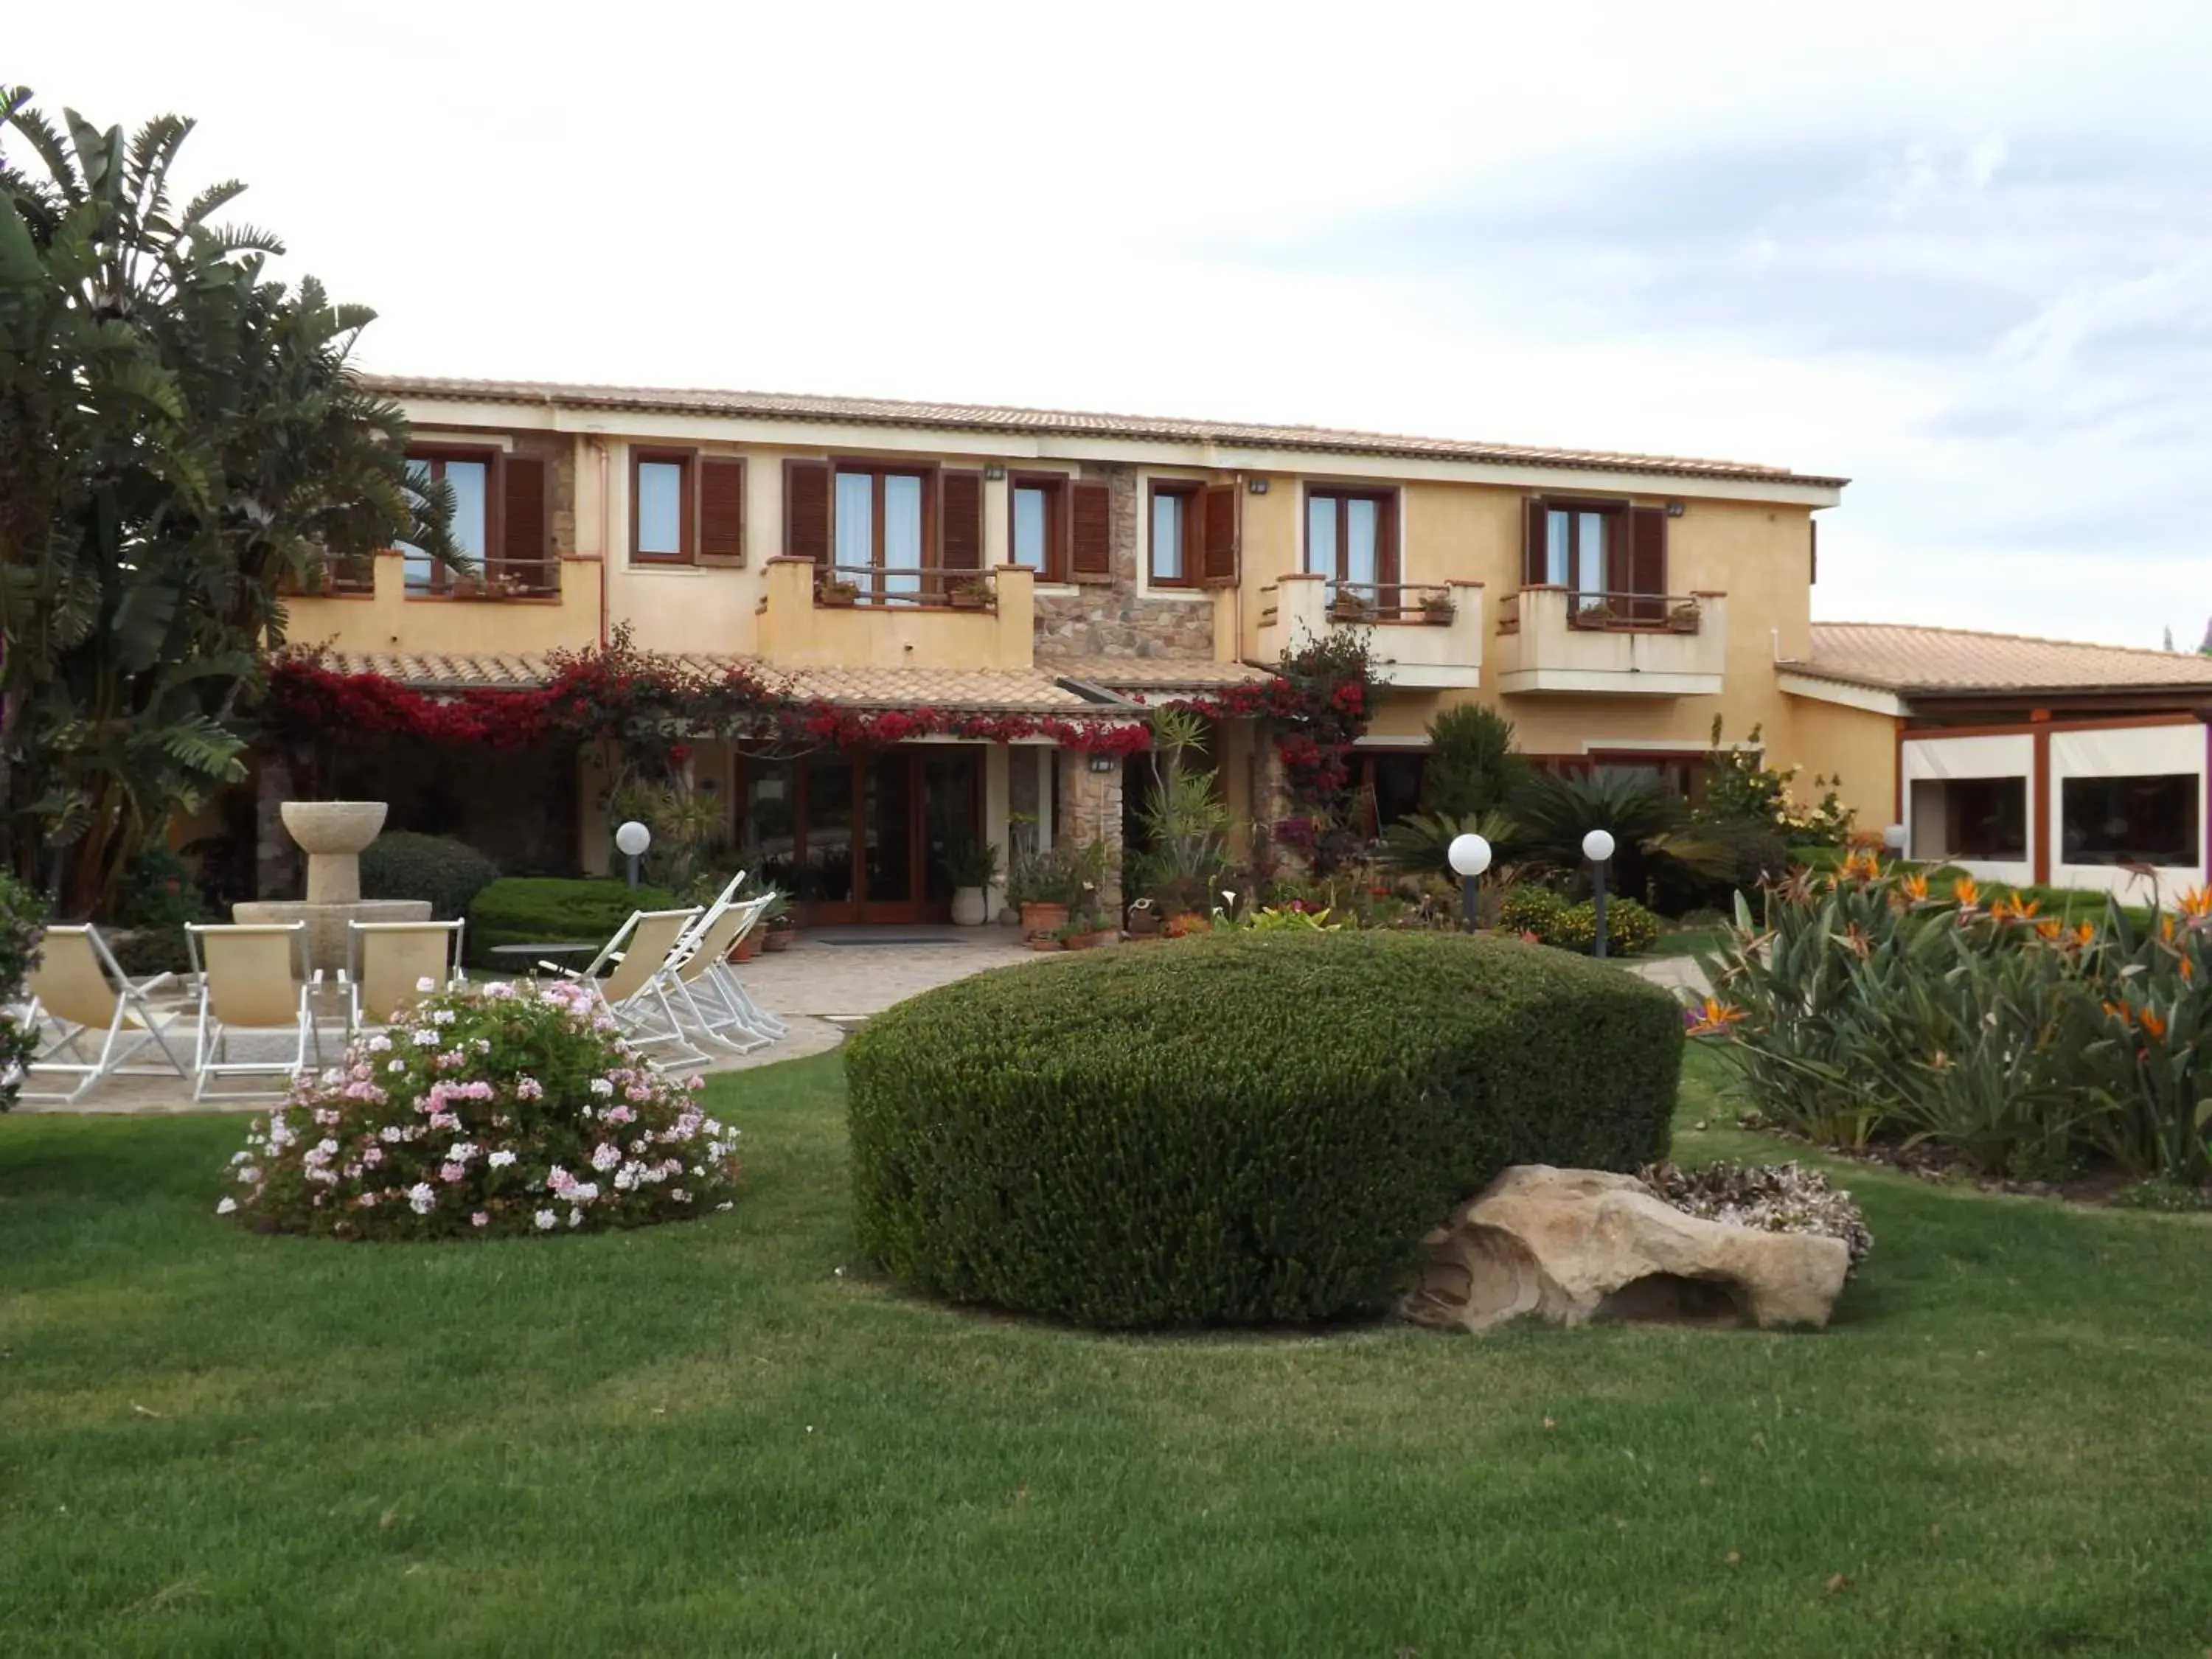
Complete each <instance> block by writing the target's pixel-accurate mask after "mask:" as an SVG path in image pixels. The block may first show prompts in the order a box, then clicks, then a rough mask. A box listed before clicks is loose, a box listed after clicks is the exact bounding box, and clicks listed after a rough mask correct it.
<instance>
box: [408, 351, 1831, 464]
mask: <svg viewBox="0 0 2212 1659" xmlns="http://www.w3.org/2000/svg"><path fill="white" fill-rule="evenodd" d="M365 379H366V380H367V382H368V385H369V386H370V387H372V388H373V389H374V390H375V391H378V392H383V393H384V394H385V395H386V397H390V398H401V399H418V400H432V399H443V400H447V401H453V402H465V403H511V404H552V405H556V406H559V407H562V408H569V409H620V410H649V411H653V412H657V413H663V414H684V415H726V416H749V417H754V418H766V419H784V420H806V421H830V422H852V423H854V424H861V425H869V426H907V427H950V428H956V429H958V430H962V431H969V432H1006V433H1021V434H1030V435H1034V434H1050V435H1055V436H1060V437H1077V438H1127V439H1135V440H1139V441H1142V440H1146V439H1151V440H1155V441H1159V442H1163V443H1200V444H1223V445H1229V446H1233V447H1249V448H1260V449H1298V450H1315V451H1320V452H1323V453H1338V454H1350V455H1387V456H1395V457H1400V458H1402V459H1413V460H1447V461H1478V462H1489V463H1492V464H1494V465H1504V466H1541V467H1572V468H1576V469H1578V470H1582V471H1612V472H1644V473H1651V474H1656V475H1658V476H1661V477H1679V478H1728V479H1736V480H1741V481H1745V482H1753V483H1790V484H1807V485H1813V486H1815V487H1820V488H1827V489H1841V488H1842V487H1843V486H1844V484H1846V483H1849V482H1850V480H1849V479H1846V478H1833V477H1818V476H1815V475H1813V474H1810V473H1800V472H1792V471H1790V469H1789V468H1787V467H1784V466H1773V465H1765V464H1763V463H1759V462H1754V461H1722V460H1713V459H1705V458H1701V457H1698V456H1688V455H1644V454H1637V453H1632V452H1627V451H1615V450H1598V449H1554V448H1548V447H1541V446H1530V445H1524V444H1499V443H1482V442H1474V441H1466V440H1462V439H1456V438H1420V437H1413V436H1411V435H1406V434H1401V433H1391V432H1359V431H1353V430H1348V429H1344V428H1333V427H1320V426H1267V425H1261V424H1259V423H1256V422H1243V421H1209V420H1191V419H1184V418H1181V417H1176V416H1158V415H1106V414H1097V413H1092V412H1088V411H1085V410H1065V409H1018V408H1012V407H1009V406H1001V405H998V404H940V403H915V402H908V401H905V400H902V399H894V398H836V397H816V396H811V395H807V394H801V393H794V392H714V391H707V390H702V389H688V388H682V387H671V386H582V385H568V384H564V383H562V382H560V381H555V380H457V379H452V378H448V377H445V376H439V375H414V374H376V375H369V376H367V377H365Z"/></svg>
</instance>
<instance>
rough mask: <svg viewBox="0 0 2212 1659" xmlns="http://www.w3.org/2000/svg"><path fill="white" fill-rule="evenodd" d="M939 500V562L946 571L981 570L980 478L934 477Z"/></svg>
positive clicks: (951, 473)
mask: <svg viewBox="0 0 2212 1659" xmlns="http://www.w3.org/2000/svg"><path fill="white" fill-rule="evenodd" d="M938 488H939V492H940V493H939V497H938V499H939V501H940V502H941V503H942V504H943V508H944V511H943V513H942V516H941V523H942V526H943V528H942V531H941V532H940V533H941V534H942V536H943V537H944V548H943V550H942V552H941V554H940V555H939V558H940V562H942V563H943V564H944V566H945V568H946V569H947V570H981V568H983V475H982V474H981V473H980V472H963V471H955V470H953V469H952V468H951V467H947V468H945V471H942V472H940V473H939V474H938Z"/></svg>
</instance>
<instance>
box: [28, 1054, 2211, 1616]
mask: <svg viewBox="0 0 2212 1659" xmlns="http://www.w3.org/2000/svg"><path fill="white" fill-rule="evenodd" d="M1713 1063H1714V1062H1713V1060H1712V1059H1711V1056H1710V1055H1708V1054H1703V1053H1697V1054H1693V1055H1692V1062H1691V1064H1692V1071H1691V1076H1690V1078H1689V1079H1688V1085H1687V1087H1686V1091H1685V1097H1684V1105H1683V1120H1682V1121H1683V1123H1684V1125H1685V1126H1686V1127H1685V1129H1684V1132H1683V1133H1682V1136H1681V1143H1680V1152H1681V1153H1682V1155H1683V1156H1685V1157H1686V1158H1704V1157H1708V1156H1712V1155H1717V1154H1719V1153H1723V1152H1728V1153H1752V1154H1757V1153H1761V1152H1765V1153H1769V1154H1771V1152H1772V1147H1771V1144H1770V1143H1762V1142H1760V1141H1759V1140H1757V1139H1755V1138H1753V1137H1751V1136H1748V1135H1745V1134H1742V1133H1739V1132H1736V1131H1733V1130H1730V1131H1727V1132H1720V1131H1717V1130H1708V1131H1705V1132H1699V1131H1697V1130H1695V1129H1693V1128H1690V1127H1687V1126H1688V1125H1689V1124H1691V1123H1692V1122H1694V1121H1699V1120H1700V1119H1704V1118H1705V1117H1706V1115H1707V1114H1709V1113H1712V1112H1713V1111H1715V1109H1716V1103H1715V1101H1714V1098H1713V1096H1712V1084H1713V1081H1714V1079H1713V1077H1712V1075H1711V1069H1710V1068H1711V1066H1712V1065H1713ZM714 1088H715V1105H716V1107H717V1109H719V1110H720V1111H722V1112H723V1113H725V1114H726V1115H732V1116H734V1117H735V1118H736V1119H738V1121H741V1122H742V1123H743V1125H744V1128H745V1130H746V1134H747V1145H748V1148H749V1156H750V1190H749V1193H748V1195H747V1197H746V1198H745V1200H744V1202H743V1203H742V1204H741V1205H740V1206H739V1207H738V1209H737V1210H735V1211H734V1212H731V1213H729V1214H726V1215H720V1216H714V1217H710V1218H705V1219H702V1220H701V1221H699V1222H696V1223H691V1224H686V1225H675V1226H669V1227H664V1228H660V1229H658V1230H656V1231H650V1232H645V1233H637V1234H631V1235H628V1236H609V1237H561V1238H555V1239H550V1240H544V1241H539V1240H531V1241H517V1242H512V1243H486V1244H482V1245H469V1244H457V1245H441V1246H392V1245H344V1244H337V1243H319V1242H313V1243H311V1242H304V1241H301V1240H296V1239H290V1238H268V1237H255V1236H252V1235H249V1234H245V1233H241V1232H239V1231H234V1229H232V1228H230V1227H229V1226H228V1225H224V1224H222V1223H219V1222H218V1221H217V1220H216V1218H215V1217H214V1215H213V1214H212V1213H211V1211H212V1206H213V1201H214V1199H215V1197H216V1194H217V1192H218V1185H217V1174H216V1171H217V1167H218V1166H219V1165H220V1164H222V1161H223V1159H224V1158H225V1156H226V1155H227V1154H228V1152H229V1151H230V1150H231V1149H232V1148H233V1146H234V1144H235V1141H236V1137H237V1134H238V1125H237V1122H236V1121H235V1120H230V1121H225V1120H222V1119H213V1118H174V1119H172V1118H152V1119H135V1120H131V1119H115V1118H107V1119H75V1118H65V1117H15V1118H12V1119H7V1120H0V1348H4V1351H5V1353H4V1358H0V1652H4V1653H5V1654H7V1655H9V1656H10V1659H19V1656H26V1655H44V1654H101V1655H109V1654H114V1655H141V1654H143V1655H156V1654H158V1655H162V1656H168V1655H201V1654H204V1655H222V1656H226V1659H231V1656H241V1655H257V1654H270V1655H284V1656H296V1655H317V1654H349V1655H355V1654H358V1655H369V1654H387V1653H390V1654H409V1655H415V1654H426V1655H451V1654H486V1655H490V1654H499V1655H505V1654H527V1655H531V1656H533V1659H535V1656H560V1655H599V1654H623V1655H647V1654H653V1655H659V1654H668V1655H686V1656H689V1655H711V1654H761V1655H771V1654H772V1655H782V1654H800V1655H823V1656H826V1655H829V1654H831V1653H840V1654H843V1655H847V1656H856V1655H879V1654H884V1655H914V1654H921V1655H928V1654H951V1653H961V1654H999V1653H1004V1654H1020V1655H1052V1656H1061V1655H1071V1654H1090V1653H1101V1654H1103V1653H1114V1654H1158V1655H1176V1656H1181V1655H1191V1654H1251V1655H1266V1656H1307V1655H1338V1654H1345V1655H1375V1656H1383V1659H1389V1656H1394V1655H1397V1654H1401V1653H1413V1654H1417V1655H1420V1656H1443V1655H1463V1654H1474V1653H1480V1654H1497V1655H1514V1656H1539V1655H1576V1656H1604V1655H1620V1656H1638V1659H1641V1656H1650V1655H1669V1656H1671V1655H1703V1654H1712V1655H1728V1656H1731V1659H1734V1656H1741V1655H1746V1654H1750V1655H1768V1654H1774V1655H1790V1656H1820V1655H1853V1656H1857V1655H1881V1656H1904V1655H1916V1654H1941V1655H1954V1656H1963V1655H1971V1654H1989V1655H2003V1656H2019V1655H2031V1654H2044V1653H2060V1652H2064V1653H2069V1654H2112V1655H2122V1654H2124V1655H2186V1656H2195V1655H2197V1654H2199V1653H2201V1652H2202V1651H2203V1649H2204V1648H2205V1647H2206V1646H2207V1645H2208V1644H2212V1572H2208V1570H2207V1561H2208V1559H2212V1543H2209V1542H2208V1529H2207V1522H2206V1512H2207V1511H2206V1493H2207V1492H2208V1491H2212V1410H2208V1408H2207V1405H2206V1388H2207V1378H2208V1376H2212V1365H2209V1364H2208V1362H2212V1342H2209V1341H2208V1335H2212V1272H2208V1271H2207V1268H2208V1266H2212V1218H2184V1217H2168V1216H2156V1215H2141V1214H2127V1213H2118V1212H2101V1211H2099V1212H2086V1211H2071V1210H2068V1209H2064V1208H2062V1207H2060V1206H2057V1205H2056V1204H2052V1203H2048V1202H2043V1201H2037V1200H2016V1199H2002V1198H1995V1197H1989V1196H1984V1195H1981V1194H1974V1193H1970V1192H1958V1191H1952V1190H1947V1189H1942V1188H1934V1187H1929V1186H1926V1185H1921V1184H1915V1183H1911V1182H1907V1181H1905V1180H1904V1179H1902V1178H1899V1177H1896V1176H1890V1175H1887V1174H1885V1173H1880V1172H1869V1171H1865V1170H1853V1171H1852V1172H1851V1175H1850V1182H1851V1184H1852V1185H1853V1186H1854V1187H1855V1188H1857V1189H1858V1190H1859V1192H1860V1194H1861V1196H1862V1198H1863V1201H1864V1203H1865V1205H1866V1208H1867V1211H1868V1212H1869V1216H1870V1218H1871V1219H1872V1222H1873V1225H1874V1228H1875V1233H1876V1235H1877V1239H1878V1243H1877V1247H1876V1250H1875V1256H1874V1258H1873V1260H1872V1261H1871V1262H1870V1263H1869V1265H1868V1267H1867V1268H1866V1270H1865V1272H1864V1273H1863V1277H1862V1278H1861V1279H1859V1280H1858V1281H1857V1282H1855V1283H1854V1284H1853V1285H1852V1286H1851V1287H1850V1290H1849V1291H1847V1293H1846V1296H1845V1298H1844V1304H1843V1305H1842V1308H1841V1310H1840V1316H1839V1318H1838V1322H1837V1323H1836V1324H1835V1325H1834V1326H1833V1327H1832V1328H1831V1329H1830V1330H1828V1331H1827V1332H1826V1333H1825V1334H1817V1335H1810V1334H1799V1335H1762V1334H1711V1333H1688V1332H1675V1331H1668V1330H1656V1329H1646V1330H1637V1329H1621V1328H1615V1329H1603V1330H1590V1331H1582V1332H1568V1333H1560V1332H1553V1331H1547V1330H1540V1329H1512V1330H1509V1331H1506V1332H1504V1333H1501V1334H1496V1335H1493V1336H1492V1337H1489V1338H1486V1339H1483V1340H1474V1339H1468V1338H1458V1339H1455V1338H1449V1337H1442V1336H1434V1335H1427V1334H1419V1333H1415V1332H1412V1331H1407V1330H1401V1329H1396V1328H1383V1327H1377V1328H1360V1329H1347V1330H1338V1331H1332V1332H1328V1333H1326V1334H1305V1335H1299V1336H1249V1335H1229V1334H1223V1335H1216V1336H1206V1337H1197V1338H1183V1339H1173V1340H1163V1339H1152V1340H1127V1339H1123V1340H1103V1339H1099V1338H1096V1337H1092V1336H1089V1335H1085V1334H1079V1333H1075V1332H1072V1331H1066V1330H1060V1329H1054V1328H1043V1327H1039V1326H1035V1325H1029V1324H1022V1323H1017V1322H1010V1321H1006V1320H1002V1319H997V1318H992V1317H987V1316H976V1315H972V1314H962V1313H954V1312H949V1311H946V1310H941V1309H939V1308H935V1307H931V1306H927V1305H922V1304H916V1303H914V1302H911V1301H908V1300H905V1299H902V1297H898V1296H897V1295H895V1294H893V1293H891V1292H890V1291H888V1290H886V1289H884V1287H882V1286H880V1285H876V1284H873V1283H871V1282H869V1280H868V1279H866V1277H865V1276H864V1275H862V1274H861V1273H860V1272H858V1271H857V1269H856V1265H855V1263H854V1261H853V1256H852V1246H851V1235H850V1231H849V1225H848V1213H847V1206H846V1199H845V1188H844V1180H845V1170H844V1138H843V1127H842V1091H841V1085H840V1082H839V1073H838V1069H837V1062H836V1059H835V1058H834V1057H831V1058H829V1059H825V1060H810V1061H803V1062H799V1063H797V1064H794V1065H791V1066H781V1067H777V1068H775V1069H774V1070H770V1071H767V1072H757V1073H749V1074H744V1075H742V1076H740V1077H737V1078H733V1079H724V1080H721V1081H720V1082H718V1083H717V1084H716V1085H714ZM1711 1121H1718V1119H1717V1117H1715V1118H1712V1119H1711ZM841 1270H842V1271H841ZM1547 1419H1548V1421H1549V1423H1550V1424H1552V1425H1555V1426H1547ZM1731 1552H1734V1553H1736V1554H1738V1555H1739V1556H1740V1557H1741V1559H1740V1562H1739V1563H1738V1564H1736V1565H1729V1555H1730V1553H1731ZM1838 1573H1840V1574H1844V1575H1846V1576H1847V1577H1849V1579H1850V1583H1849V1585H1848V1587H1846V1588H1844V1589H1839V1590H1837V1591H1833V1592H1832V1591H1830V1590H1829V1589H1826V1583H1827V1582H1828V1580H1829V1579H1830V1577H1831V1576H1832V1575H1834V1574H1838Z"/></svg>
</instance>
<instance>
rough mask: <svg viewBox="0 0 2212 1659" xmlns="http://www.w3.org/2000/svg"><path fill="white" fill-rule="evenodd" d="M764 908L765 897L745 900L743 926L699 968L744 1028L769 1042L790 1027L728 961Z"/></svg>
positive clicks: (786, 1034) (762, 913)
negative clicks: (765, 1005) (756, 998)
mask: <svg viewBox="0 0 2212 1659" xmlns="http://www.w3.org/2000/svg"><path fill="white" fill-rule="evenodd" d="M768 907H769V901H768V900H767V899H765V898H757V899H751V900H749V901H747V902H746V905H745V907H744V908H747V909H748V910H749V911H750V915H747V916H746V917H745V920H744V926H743V927H740V928H739V929H738V932H737V935H736V937H735V938H733V939H731V941H730V942H729V944H728V945H726V946H725V947H724V948H723V949H722V950H720V951H716V952H715V953H714V957H713V959H712V960H710V961H709V962H708V963H706V964H705V966H704V968H703V969H702V970H701V977H702V979H704V980H705V981H707V982H708V984H710V985H711V986H712V987H714V995H715V997H716V998H717V999H718V1000H720V1002H721V1004H722V1006H725V1007H726V1008H728V1009H729V1010H730V1012H732V1013H734V1014H735V1015H736V1016H737V1017H738V1022H739V1023H740V1024H742V1025H743V1027H744V1029H745V1030H750V1031H755V1032H757V1033H759V1034H760V1035H761V1036H764V1037H767V1038H768V1039H769V1041H771V1042H773V1041H775V1039H776V1038H778V1037H784V1036H790V1035H791V1027H790V1026H788V1025H787V1024H784V1023H783V1022H782V1021H781V1020H780V1019H778V1018H776V1017H775V1015H774V1014H771V1013H769V1012H768V1011H767V1010H766V1009H764V1008H763V1007H762V1006H760V1004H758V1003H757V1002H755V1001H754V1000H753V999H752V993H750V991H748V990H746V989H745V986H744V981H743V980H742V979H740V978H738V969H737V965H736V964H735V963H732V961H731V960H730V952H731V951H733V950H735V949H736V948H737V947H738V945H740V944H742V943H743V942H744V937H745V935H746V934H748V933H751V932H752V930H753V929H754V928H755V927H757V926H758V925H759V924H760V919H761V917H762V916H763V915H764V914H765V913H766V912H767V910H768Z"/></svg>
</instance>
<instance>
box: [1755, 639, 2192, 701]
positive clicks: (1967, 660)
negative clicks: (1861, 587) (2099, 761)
mask: <svg viewBox="0 0 2212 1659" xmlns="http://www.w3.org/2000/svg"><path fill="white" fill-rule="evenodd" d="M1786 666H1789V667H1790V668H1793V669H1795V670H1796V671H1799V672H1801V673H1806V674H1810V675H1813V676H1815V677H1816V678H1821V679H1832V680H1841V681H1843V682H1844V683H1845V684H1850V685H1863V686H1869V687H1872V688H1874V689H1875V690H1883V691H1895V692H1900V693H1906V694H1910V693H1912V692H1922V693H1937V692H1946V691H1951V692H1979V691H1992V692H2002V691H2103V690H2160V689H2164V688H2169V687H2170V688H2172V690H2175V691H2177V692H2201V693H2203V694H2206V695H2208V696H2212V657H2197V656H2186V655H2184V654H2182V653H2179V652H2176V651H2146V650H2141V649H2137V648H2135V647H2129V646H2120V645H2082V644H2077V643H2075V642H2073V641H2066V640H2041V639H2033V638H2030V637H2027V636H2025V635H2018V634H1975V633H1970V632H1968V631H1966V630H1965V629H1953V628H1919V627H1911V626H1906V625H1903V624H1899V623H1814V624H1813V650H1812V654H1811V656H1810V657H1809V658H1808V659H1807V660H1805V661H1804V662H1802V663H1793V664H1789V665H1786Z"/></svg>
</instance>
